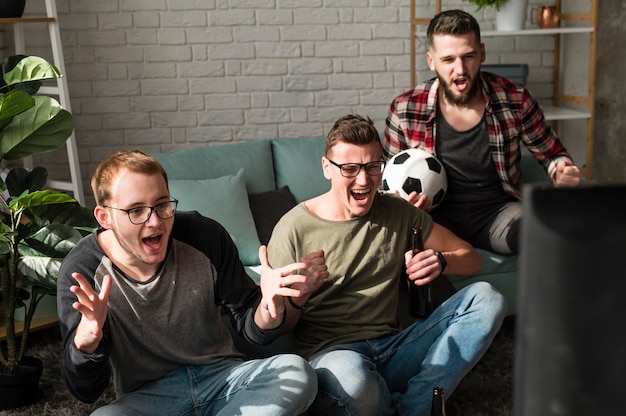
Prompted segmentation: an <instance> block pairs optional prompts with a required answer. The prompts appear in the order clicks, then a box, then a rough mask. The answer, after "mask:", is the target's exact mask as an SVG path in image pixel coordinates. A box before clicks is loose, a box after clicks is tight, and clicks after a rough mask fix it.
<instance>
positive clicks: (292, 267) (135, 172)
mask: <svg viewBox="0 0 626 416" xmlns="http://www.w3.org/2000/svg"><path fill="white" fill-rule="evenodd" d="M91 186H92V189H93V193H94V196H95V199H96V204H97V205H96V207H95V209H94V214H95V217H96V219H97V220H98V223H99V224H100V227H101V228H100V229H99V230H98V231H97V232H96V233H94V234H92V235H90V236H88V237H85V238H84V239H83V240H82V241H81V242H80V243H79V244H78V245H77V246H76V248H75V249H74V250H73V251H72V252H71V253H70V254H69V256H68V257H67V258H66V259H65V260H64V262H63V264H62V266H61V269H60V271H59V282H58V307H59V308H58V309H59V320H60V326H61V334H62V337H63V342H64V352H63V360H62V373H63V377H64V380H65V383H66V385H67V386H68V388H69V389H70V391H71V392H72V394H73V395H74V396H76V397H77V398H78V399H80V400H82V401H84V402H88V403H91V402H94V401H95V400H96V399H97V398H98V397H99V396H100V395H101V394H102V392H103V391H104V390H105V388H106V387H107V386H108V384H109V382H110V378H111V374H112V375H113V382H114V386H115V392H116V396H117V399H116V400H114V401H113V402H112V403H110V404H108V405H105V406H103V407H101V408H99V409H97V410H96V411H95V412H94V414H98V415H109V414H115V415H140V414H146V415H179V414H180V415H182V414H191V413H193V414H203V415H217V414H223V415H234V414H240V415H258V414H263V415H285V416H293V415H297V414H299V413H301V412H303V411H305V410H306V408H307V407H308V405H309V404H310V403H311V401H312V400H313V398H314V397H315V393H316V387H317V380H316V378H315V374H314V372H313V370H312V369H311V367H310V366H309V364H308V363H307V362H306V361H305V360H303V359H302V358H301V357H299V356H297V355H294V354H284V355H277V356H274V357H271V358H267V359H263V360H252V361H244V360H243V358H244V357H243V355H242V354H240V353H239V352H238V351H236V350H235V348H234V345H233V341H232V339H231V335H230V332H229V331H228V329H227V328H226V326H225V325H224V323H223V322H222V318H221V310H222V309H223V310H225V311H227V312H228V313H229V315H230V316H231V319H232V321H233V323H234V326H235V328H237V330H238V331H239V332H240V333H241V334H242V335H243V336H245V337H246V338H247V339H248V340H250V341H252V342H255V343H258V344H261V345H264V344H267V343H269V342H271V341H272V340H273V339H274V338H275V337H276V336H277V335H278V333H279V332H280V330H281V326H282V324H283V321H284V318H285V302H284V297H285V296H291V297H294V298H296V299H297V297H299V296H300V292H299V291H298V290H297V289H295V288H293V289H292V288H289V286H290V285H291V284H294V283H298V282H302V281H303V280H304V279H305V278H304V277H303V276H300V275H297V274H291V273H292V272H294V271H296V270H297V269H300V268H303V267H305V266H306V265H305V264H304V263H294V264H289V265H287V266H285V267H283V268H281V269H276V270H273V269H271V268H269V267H268V265H267V252H266V250H265V247H262V248H261V250H260V251H259V257H260V258H261V260H262V263H263V268H262V272H261V287H260V288H259V286H257V285H256V284H255V283H254V282H253V281H252V280H251V279H250V278H249V277H248V276H247V275H246V273H245V271H244V268H243V265H242V264H241V262H240V261H239V259H238V255H237V250H236V248H235V245H234V243H233V242H232V240H231V239H230V237H229V235H228V233H227V232H226V231H225V229H224V228H223V227H222V226H220V225H219V224H218V223H217V222H215V221H213V220H210V219H208V218H205V217H202V216H201V215H199V214H198V213H197V212H186V213H184V212H180V213H176V204H177V201H176V200H174V199H172V198H171V196H170V194H169V190H168V184H167V175H166V173H165V171H164V170H163V168H162V167H161V165H159V163H158V162H156V160H154V159H153V158H151V157H149V156H147V155H145V154H143V153H141V152H138V151H125V152H119V153H116V154H114V155H112V156H110V157H109V158H107V159H106V160H104V161H103V162H102V163H101V164H100V165H99V166H98V168H97V169H96V172H95V173H94V175H93V177H92V179H91ZM207 197H209V198H210V195H208V196H207ZM319 270H322V271H323V266H321V267H319Z"/></svg>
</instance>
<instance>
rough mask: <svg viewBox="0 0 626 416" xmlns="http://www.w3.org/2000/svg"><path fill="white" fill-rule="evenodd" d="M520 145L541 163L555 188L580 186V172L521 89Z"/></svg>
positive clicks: (538, 110) (559, 140) (531, 100)
mask: <svg viewBox="0 0 626 416" xmlns="http://www.w3.org/2000/svg"><path fill="white" fill-rule="evenodd" d="M523 114H524V117H523V123H524V124H523V135H522V137H523V139H524V143H525V144H526V146H527V147H528V149H529V150H530V151H531V153H532V154H533V155H534V156H535V158H536V159H537V160H538V161H539V162H541V163H542V164H543V165H544V166H545V168H546V171H547V173H548V177H549V178H550V180H552V182H553V184H554V185H555V186H556V187H562V186H576V185H578V184H579V183H580V177H581V173H580V169H579V168H578V167H576V166H575V165H574V161H573V160H572V157H571V156H570V154H569V153H568V152H567V150H566V149H565V147H564V146H563V144H562V142H561V139H560V138H559V137H558V135H557V134H556V133H555V132H554V130H553V129H552V127H551V126H550V125H549V124H548V122H547V121H546V119H545V116H544V114H543V111H542V110H541V107H540V106H539V104H538V103H537V101H536V100H535V98H534V97H533V96H532V94H531V93H530V92H529V91H528V90H527V89H526V88H524V95H523Z"/></svg>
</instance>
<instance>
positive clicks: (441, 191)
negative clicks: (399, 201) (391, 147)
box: [383, 149, 448, 208]
mask: <svg viewBox="0 0 626 416" xmlns="http://www.w3.org/2000/svg"><path fill="white" fill-rule="evenodd" d="M447 188H448V182H447V179H446V171H445V170H444V168H443V165H442V164H441V162H439V160H437V158H435V157H434V156H433V155H431V154H430V153H428V152H427V151H425V150H422V149H407V150H403V151H401V152H399V153H397V154H396V155H394V156H393V157H392V158H391V159H389V161H388V162H387V165H386V166H385V170H384V172H383V189H384V190H385V191H398V193H399V194H400V196H402V197H403V198H405V199H406V198H407V197H408V195H409V194H410V193H411V192H413V191H415V192H417V193H418V194H421V193H424V194H426V195H427V196H428V198H429V199H430V200H431V201H432V204H431V207H432V208H434V207H436V206H437V205H439V204H440V203H441V201H442V200H443V197H444V196H445V195H446V190H447Z"/></svg>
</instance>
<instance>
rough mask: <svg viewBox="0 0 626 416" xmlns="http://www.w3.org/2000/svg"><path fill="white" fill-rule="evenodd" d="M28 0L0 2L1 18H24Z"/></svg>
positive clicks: (2, 0)
mask: <svg viewBox="0 0 626 416" xmlns="http://www.w3.org/2000/svg"><path fill="white" fill-rule="evenodd" d="M25 5H26V0H0V18H5V17H22V14H23V13H24V6H25Z"/></svg>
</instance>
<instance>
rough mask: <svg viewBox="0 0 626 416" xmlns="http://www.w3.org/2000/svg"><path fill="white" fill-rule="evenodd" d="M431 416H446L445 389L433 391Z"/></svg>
mask: <svg viewBox="0 0 626 416" xmlns="http://www.w3.org/2000/svg"><path fill="white" fill-rule="evenodd" d="M430 416H446V403H445V400H444V398H443V387H435V388H434V389H433V404H432V407H431V408H430Z"/></svg>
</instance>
